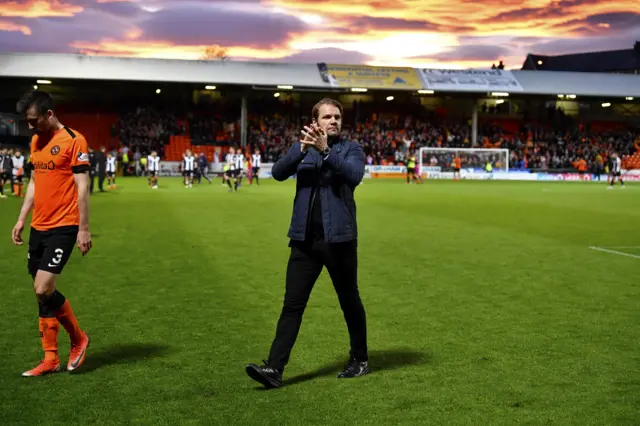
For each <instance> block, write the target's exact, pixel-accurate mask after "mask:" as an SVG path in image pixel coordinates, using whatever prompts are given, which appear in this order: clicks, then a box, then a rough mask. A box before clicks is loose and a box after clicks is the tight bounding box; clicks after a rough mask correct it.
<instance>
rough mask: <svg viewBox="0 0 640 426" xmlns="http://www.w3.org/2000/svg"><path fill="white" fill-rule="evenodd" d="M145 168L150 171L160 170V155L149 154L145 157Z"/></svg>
mask: <svg viewBox="0 0 640 426" xmlns="http://www.w3.org/2000/svg"><path fill="white" fill-rule="evenodd" d="M147 169H148V170H149V171H151V172H159V171H160V157H152V156H151V155H150V156H148V157H147Z"/></svg>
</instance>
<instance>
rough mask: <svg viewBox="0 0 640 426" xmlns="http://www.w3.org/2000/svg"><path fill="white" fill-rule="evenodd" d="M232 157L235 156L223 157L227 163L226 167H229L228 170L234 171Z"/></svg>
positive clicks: (234, 165)
mask: <svg viewBox="0 0 640 426" xmlns="http://www.w3.org/2000/svg"><path fill="white" fill-rule="evenodd" d="M234 157H235V155H233V154H227V156H226V157H225V161H226V162H227V165H228V166H229V170H235V169H236V163H235V159H234Z"/></svg>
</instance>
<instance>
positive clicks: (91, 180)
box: [89, 170, 96, 194]
mask: <svg viewBox="0 0 640 426" xmlns="http://www.w3.org/2000/svg"><path fill="white" fill-rule="evenodd" d="M95 180H96V172H94V171H92V170H89V183H90V186H89V193H90V194H93V185H94V183H95Z"/></svg>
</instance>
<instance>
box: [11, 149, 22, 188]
mask: <svg viewBox="0 0 640 426" xmlns="http://www.w3.org/2000/svg"><path fill="white" fill-rule="evenodd" d="M11 161H12V163H13V170H12V176H13V194H14V195H15V196H16V197H22V195H23V193H22V187H23V186H24V183H23V182H22V178H23V176H24V156H23V155H22V153H21V152H20V151H19V150H18V151H16V154H15V155H14V156H13V158H11Z"/></svg>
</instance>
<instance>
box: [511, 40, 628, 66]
mask: <svg viewBox="0 0 640 426" xmlns="http://www.w3.org/2000/svg"><path fill="white" fill-rule="evenodd" d="M522 69H523V70H534V71H568V72H606V73H628V74H640V41H636V43H635V45H634V46H633V49H621V50H609V51H602V52H584V53H573V54H570V55H556V56H547V55H538V54H534V53H530V54H528V55H527V58H526V59H525V61H524V63H523V64H522Z"/></svg>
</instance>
